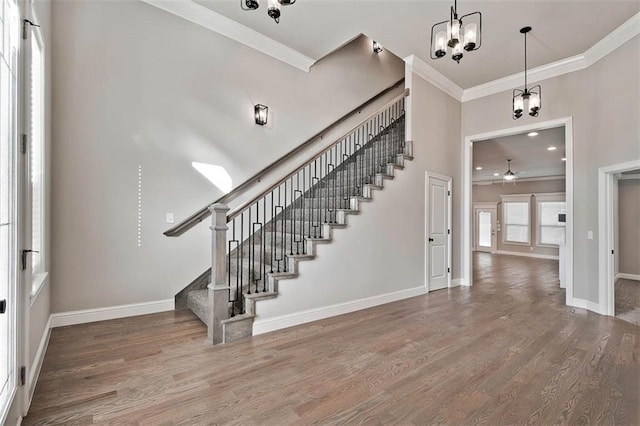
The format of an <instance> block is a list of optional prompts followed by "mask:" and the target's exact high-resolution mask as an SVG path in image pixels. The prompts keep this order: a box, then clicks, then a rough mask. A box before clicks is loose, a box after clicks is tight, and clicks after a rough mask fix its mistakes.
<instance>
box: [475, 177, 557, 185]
mask: <svg viewBox="0 0 640 426" xmlns="http://www.w3.org/2000/svg"><path fill="white" fill-rule="evenodd" d="M547 180H566V177H565V176H564V175H558V176H539V177H530V178H520V177H519V178H516V180H515V182H542V181H547ZM511 182H514V181H511ZM511 182H509V184H511ZM500 183H503V180H502V179H489V180H475V181H473V182H472V184H473V185H495V184H500Z"/></svg>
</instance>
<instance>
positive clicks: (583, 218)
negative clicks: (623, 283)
mask: <svg viewBox="0 0 640 426" xmlns="http://www.w3.org/2000/svg"><path fill="white" fill-rule="evenodd" d="M638 75H640V37H639V36H636V37H634V38H633V39H631V40H630V41H628V42H627V43H625V44H624V45H623V46H621V47H620V48H618V49H617V50H616V51H614V52H612V53H611V54H609V55H608V56H606V57H605V58H603V59H602V60H600V61H599V62H598V63H596V64H594V65H592V66H591V67H589V68H587V69H585V70H582V71H578V72H574V73H571V74H566V75H563V76H560V77H556V78H553V79H549V80H545V81H542V82H541V84H542V90H543V95H542V96H543V109H542V110H541V112H540V117H538V118H532V117H529V116H526V117H523V118H522V119H520V120H519V121H518V122H514V121H513V120H512V118H511V115H510V108H511V91H508V92H502V93H498V94H495V95H492V96H488V97H485V98H481V99H477V100H474V101H470V102H465V103H464V104H463V107H462V134H463V137H464V136H468V135H474V134H478V133H482V132H488V131H494V130H499V129H506V128H511V127H514V126H519V125H523V124H531V123H536V122H541V121H544V120H551V119H557V118H561V117H568V116H573V138H574V139H573V141H574V148H573V155H574V172H573V173H574V176H573V177H574V205H573V209H574V212H575V214H574V224H573V230H574V265H573V272H574V275H573V280H574V297H576V298H579V299H586V300H590V301H592V302H595V303H597V302H598V298H599V295H598V235H597V230H598V191H597V190H596V188H597V187H598V178H597V174H598V168H599V167H602V166H606V165H611V164H617V163H623V162H625V161H629V160H630V159H635V158H640V120H638V117H640V103H639V102H638V96H639V94H640V79H638ZM587 231H593V232H594V239H593V240H588V239H587Z"/></svg>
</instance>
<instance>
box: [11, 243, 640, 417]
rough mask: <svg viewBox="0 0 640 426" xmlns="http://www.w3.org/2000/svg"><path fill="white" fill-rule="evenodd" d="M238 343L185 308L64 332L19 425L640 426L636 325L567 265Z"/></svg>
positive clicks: (481, 258) (534, 264)
mask: <svg viewBox="0 0 640 426" xmlns="http://www.w3.org/2000/svg"><path fill="white" fill-rule="evenodd" d="M475 267H476V282H475V285H474V287H473V288H471V289H469V288H454V289H450V290H440V291H437V292H434V293H431V294H429V295H426V296H420V297H415V298H412V299H407V300H403V301H399V302H396V303H391V304H388V305H384V306H380V307H376V308H372V309H368V310H364V311H360V312H356V313H353V314H349V315H344V316H340V317H335V318H331V319H328V320H324V321H319V322H315V323H312V324H307V325H303V326H299V327H294V328H290V329H286V330H281V331H278V332H274V333H270V334H267V335H262V336H257V337H254V338H251V339H248V340H245V341H240V342H236V343H233V344H229V345H226V346H218V347H210V346H207V344H206V343H205V342H204V336H205V334H206V330H205V327H204V326H203V325H202V324H201V323H200V322H199V321H198V319H197V318H196V317H195V316H193V314H191V313H190V312H188V311H177V312H168V313H162V314H154V315H147V316H141V317H136V318H128V319H121V320H114V321H106V322H101V323H93V324H85V325H79V326H72V327H65V328H57V329H54V330H53V332H52V336H51V342H50V346H49V349H48V351H47V355H46V358H45V362H44V366H43V369H42V373H41V375H40V380H39V382H38V386H37V389H36V393H35V397H34V399H33V403H32V406H31V410H30V412H29V416H28V417H27V418H26V419H24V422H23V424H26V425H32V424H82V425H85V424H95V423H100V424H149V425H157V424H167V425H168V424H184V425H195V424H198V425H199V424H273V425H283V424H310V423H323V424H352V423H364V422H366V423H373V424H382V423H384V424H436V423H438V424H442V423H446V424H464V425H469V424H486V425H501V424H525V423H526V424H538V425H550V424H556V423H558V424H565V423H568V424H587V423H593V424H616V425H638V424H640V413H639V410H640V408H639V407H640V338H639V331H640V327H638V326H635V325H633V324H630V323H627V322H624V321H621V320H619V319H616V318H609V317H603V316H599V315H597V314H593V313H589V312H587V311H584V310H581V309H573V308H568V307H565V306H564V305H563V299H564V291H563V290H561V289H559V287H558V279H557V273H556V272H555V270H556V269H557V263H556V262H555V261H549V260H540V259H529V258H518V257H511V256H491V255H490V254H486V253H479V254H478V255H476V256H475Z"/></svg>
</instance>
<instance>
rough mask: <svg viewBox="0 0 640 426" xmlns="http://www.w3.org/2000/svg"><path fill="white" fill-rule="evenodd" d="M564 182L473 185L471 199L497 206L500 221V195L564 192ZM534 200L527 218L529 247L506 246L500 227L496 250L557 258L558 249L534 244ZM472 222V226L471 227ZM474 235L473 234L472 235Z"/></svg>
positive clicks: (536, 223)
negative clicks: (529, 233) (529, 225)
mask: <svg viewBox="0 0 640 426" xmlns="http://www.w3.org/2000/svg"><path fill="white" fill-rule="evenodd" d="M564 191H565V181H564V179H558V180H543V181H525V182H523V181H518V182H516V184H515V185H513V184H512V183H505V184H504V185H503V184H502V183H494V184H491V185H473V192H472V199H473V202H474V203H480V202H496V203H499V204H498V215H497V216H498V221H499V223H503V221H502V203H501V198H500V195H508V194H536V193H546V192H564ZM536 210H537V207H536V199H535V197H532V198H531V209H530V212H529V217H530V218H531V246H523V245H519V244H508V243H504V242H503V241H502V230H503V229H504V226H502V227H501V229H500V231H499V232H498V233H497V234H498V235H497V236H498V250H499V251H510V252H516V253H529V254H541V255H546V256H558V249H557V248H553V247H540V246H538V245H537V244H536V229H537V226H538V220H537V214H536ZM473 223H474V222H472V226H473ZM474 235H475V234H474Z"/></svg>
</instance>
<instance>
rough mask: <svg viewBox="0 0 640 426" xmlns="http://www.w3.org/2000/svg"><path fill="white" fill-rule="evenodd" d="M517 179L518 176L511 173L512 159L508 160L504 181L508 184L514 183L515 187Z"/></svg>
mask: <svg viewBox="0 0 640 426" xmlns="http://www.w3.org/2000/svg"><path fill="white" fill-rule="evenodd" d="M516 177H517V176H516V174H515V173H513V172H512V171H511V159H509V160H507V171H506V172H504V175H502V179H503V180H505V181H507V182H511V181H514V182H513V184H514V185H515V180H516ZM503 183H504V182H503Z"/></svg>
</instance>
